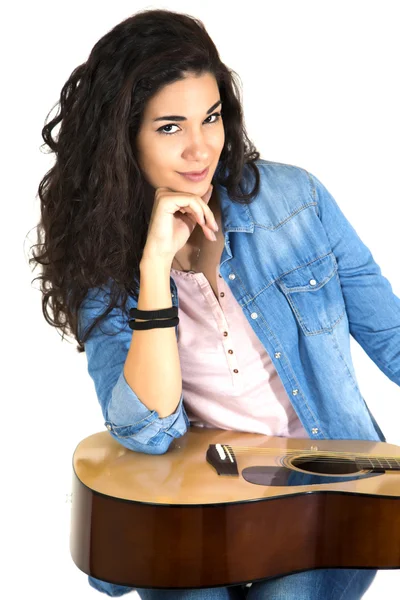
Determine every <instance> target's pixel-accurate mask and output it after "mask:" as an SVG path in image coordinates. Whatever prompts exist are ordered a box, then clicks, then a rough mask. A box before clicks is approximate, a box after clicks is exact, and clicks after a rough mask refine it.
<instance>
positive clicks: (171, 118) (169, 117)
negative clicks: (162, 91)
mask: <svg viewBox="0 0 400 600" xmlns="http://www.w3.org/2000/svg"><path fill="white" fill-rule="evenodd" d="M220 104H222V101H221V100H218V102H216V103H215V104H213V105H212V106H211V108H209V109H208V111H207V113H206V114H207V115H209V114H210V113H211V112H212V111H213V110H214V109H215V108H217V106H219V105H220ZM154 121H187V118H186V117H180V116H179V115H167V116H165V117H157V119H153V122H154Z"/></svg>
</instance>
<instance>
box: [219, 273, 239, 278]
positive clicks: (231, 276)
mask: <svg viewBox="0 0 400 600" xmlns="http://www.w3.org/2000/svg"><path fill="white" fill-rule="evenodd" d="M220 277H221V275H220ZM235 277H236V275H234V274H233V273H231V274H230V275H229V279H235Z"/></svg>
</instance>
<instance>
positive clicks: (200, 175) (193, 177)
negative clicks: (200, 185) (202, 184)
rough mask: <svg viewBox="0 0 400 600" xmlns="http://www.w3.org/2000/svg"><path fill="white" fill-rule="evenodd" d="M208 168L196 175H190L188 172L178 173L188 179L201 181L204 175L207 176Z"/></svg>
mask: <svg viewBox="0 0 400 600" xmlns="http://www.w3.org/2000/svg"><path fill="white" fill-rule="evenodd" d="M208 170H209V167H207V169H204V171H202V173H199V174H198V175H191V174H190V173H179V175H182V177H185V178H186V179H189V180H190V181H202V180H203V179H205V177H207V174H208Z"/></svg>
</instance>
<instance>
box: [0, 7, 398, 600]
mask: <svg viewBox="0 0 400 600" xmlns="http://www.w3.org/2000/svg"><path fill="white" fill-rule="evenodd" d="M143 8H167V9H171V10H176V11H178V12H186V13H188V14H191V15H193V16H196V17H199V18H200V19H202V21H203V22H204V24H205V26H206V28H207V30H208V32H209V34H210V35H211V37H212V39H213V40H214V42H215V43H216V46H217V48H218V49H219V52H220V56H221V59H222V60H223V61H224V62H225V63H226V64H227V65H228V66H229V67H230V68H232V69H234V70H235V71H236V72H237V73H238V74H239V76H240V78H241V81H242V89H243V104H244V113H245V118H246V126H247V130H248V134H249V137H250V138H251V139H252V140H253V142H254V143H255V145H256V147H257V149H258V150H259V151H260V153H261V157H262V158H265V159H268V160H274V161H278V162H284V163H289V164H294V165H298V166H301V167H304V168H306V169H307V170H309V171H311V172H312V173H313V174H314V175H316V176H317V177H318V178H319V179H320V180H321V181H322V183H324V185H325V186H326V187H327V188H328V190H329V191H330V192H331V193H332V194H333V196H334V197H335V198H336V200H337V202H338V204H339V206H340V207H341V208H342V210H343V212H344V213H345V215H346V216H347V218H348V219H349V220H350V222H351V223H352V224H353V226H354V227H355V229H356V231H357V233H358V234H359V235H360V237H361V239H362V240H363V241H364V242H365V243H366V244H367V246H368V247H369V248H370V249H371V251H372V253H373V256H374V258H375V260H376V261H377V263H378V264H379V265H380V267H381V269H382V273H383V275H384V276H385V277H387V278H388V279H389V281H390V282H391V284H392V287H393V292H394V293H395V294H396V295H397V296H400V271H399V268H398V255H399V249H400V242H399V220H398V219H399V201H400V192H399V158H400V156H399V139H400V118H399V108H398V107H399V106H400V92H399V81H398V79H399V78H398V74H399V62H398V61H399V56H400V36H399V35H398V32H399V18H398V16H397V15H398V3H397V2H396V1H393V2H390V1H385V0H380V2H379V3H378V2H376V1H375V2H371V1H366V0H362V1H361V0H351V1H349V0H342V1H338V0H335V1H333V2H331V1H321V0H314V1H310V0H302V1H301V2H299V1H297V0H294V1H288V0H279V1H278V0H275V1H273V2H271V1H266V0H264V1H262V2H254V1H253V2H252V1H247V2H238V3H232V2H222V1H219V2H215V1H213V2H206V1H204V0H202V1H201V2H193V1H188V0H187V1H185V2H164V3H162V4H161V3H160V4H154V5H150V4H146V3H142V2H135V1H129V2H128V1H119V2H118V1H115V0H114V1H113V2H111V3H108V2H106V3H100V2H94V1H91V2H89V1H86V2H84V1H80V2H76V1H69V2H68V3H66V2H60V1H58V2H57V1H52V2H50V1H43V0H39V1H36V2H32V3H28V2H18V3H13V4H12V5H11V3H9V4H8V6H6V7H5V6H4V5H3V8H2V9H1V11H2V15H1V21H2V25H3V27H2V30H3V31H2V36H1V48H0V49H1V53H0V55H1V60H2V66H1V73H2V79H3V80H2V93H1V109H2V110H1V111H0V115H1V117H0V118H1V131H2V156H3V159H2V165H3V169H2V194H1V196H2V198H1V199H2V207H3V214H4V216H5V219H4V220H3V226H2V236H1V240H2V245H3V252H2V257H3V268H4V270H5V276H3V279H2V289H3V291H2V309H3V310H2V317H3V318H2V333H3V336H2V341H3V343H2V349H3V352H2V358H1V364H2V366H3V369H2V371H3V376H2V382H3V395H2V408H3V415H4V418H3V428H2V448H3V464H4V465H5V466H6V468H5V473H4V478H3V494H2V501H3V508H2V511H1V514H2V535H1V543H2V545H3V547H4V551H5V554H4V551H3V553H2V554H3V557H4V556H6V557H7V558H6V563H4V562H3V577H2V597H3V598H8V597H9V598H25V597H32V596H35V597H40V598H43V599H45V600H50V599H53V598H57V599H58V600H64V599H67V598H68V599H70V598H73V597H79V598H80V599H81V600H83V599H84V598H95V597H97V598H100V597H101V596H99V592H97V591H95V590H93V589H92V588H91V587H89V585H88V583H87V576H86V574H84V573H82V572H81V571H80V570H79V569H78V568H77V567H76V566H75V564H74V563H73V561H72V559H71V557H70V554H69V528H70V510H71V504H70V502H69V501H68V494H69V493H70V491H71V481H72V455H73V452H74V450H75V448H76V446H77V445H78V443H79V442H80V441H81V440H82V439H83V438H84V437H87V436H89V435H91V434H92V433H95V432H97V431H104V430H105V428H104V424H103V418H102V415H101V410H100V406H99V405H98V402H97V398H96V395H95V390H94V385H93V382H92V380H91V379H90V377H89V375H88V373H87V363H86V361H87V359H86V354H80V355H79V354H78V353H77V352H76V350H75V345H76V344H75V341H74V340H72V341H71V340H70V342H68V341H66V340H64V342H63V343H62V342H61V335H60V334H59V333H58V332H57V331H56V330H55V329H54V328H53V327H51V326H50V325H48V323H47V322H46V321H45V320H44V318H43V316H42V308H41V296H40V292H39V291H38V289H37V287H38V283H37V282H35V283H33V284H31V281H32V280H33V278H34V277H35V276H37V275H38V271H37V270H36V271H35V272H31V270H30V267H29V265H28V253H29V248H30V246H31V245H32V244H33V243H34V242H35V230H34V229H33V228H34V227H35V226H36V224H37V222H38V217H39V201H38V198H37V197H36V194H37V187H38V184H39V182H40V180H41V178H42V177H43V176H44V174H45V172H46V171H47V170H48V169H49V168H50V166H51V165H52V161H53V159H54V155H51V154H49V155H47V154H45V153H44V152H43V151H40V146H41V144H42V143H43V140H42V138H41V129H42V127H43V125H44V121H45V118H46V115H47V114H48V112H49V111H50V109H51V108H52V106H53V105H54V104H55V102H56V101H58V99H59V94H60V91H61V88H62V86H63V85H64V83H65V81H66V80H67V79H68V77H69V76H70V74H71V72H72V70H73V69H74V68H75V67H76V66H77V65H78V64H81V63H82V62H84V61H85V60H86V59H87V57H88V55H89V53H90V50H91V49H92V47H93V45H94V44H95V43H96V42H97V40H98V39H99V38H100V37H102V36H103V35H104V34H105V33H106V32H107V31H108V30H109V29H111V28H112V27H114V26H115V25H116V24H117V23H118V22H120V21H122V20H123V19H125V18H127V17H128V16H130V15H132V14H133V13H135V12H136V11H138V10H140V9H143ZM27 235H28V237H27V238H26V236H27ZM25 238H26V239H25ZM351 343H352V352H353V360H354V365H355V369H356V373H357V377H358V382H359V385H360V388H361V393H362V394H363V396H364V398H365V399H366V401H367V403H368V404H369V406H370V408H371V410H372V412H373V414H374V415H375V417H376V418H377V421H378V423H379V424H380V426H381V428H382V429H383V432H384V433H385V435H386V437H387V441H388V442H390V443H395V444H399V445H400V431H399V416H400V402H399V401H400V390H399V387H398V386H397V385H395V384H394V383H393V382H391V381H390V380H389V379H388V378H387V377H386V376H385V375H384V374H383V373H382V372H381V371H380V370H379V368H378V367H377V366H376V365H375V363H373V362H372V361H371V360H370V359H369V357H368V356H367V355H366V353H365V352H364V351H363V350H362V348H361V347H360V346H359V345H358V344H357V343H356V342H355V340H353V339H352V340H351ZM399 345H400V337H399ZM4 490H5V491H4ZM366 527H368V523H366ZM3 560H4V558H3ZM399 584H400V571H398V570H392V571H380V572H379V573H378V576H377V578H376V580H375V582H374V583H373V585H372V587H371V588H370V590H369V591H368V592H367V594H366V595H365V596H364V598H366V599H367V600H373V599H378V598H379V599H382V598H387V599H395V598H398V589H396V588H398V586H399ZM7 589H8V590H10V593H9V595H7V594H5V593H4V592H5V591H6V590H7ZM135 596H136V597H137V595H136V594H131V595H130V596H129V598H131V597H135Z"/></svg>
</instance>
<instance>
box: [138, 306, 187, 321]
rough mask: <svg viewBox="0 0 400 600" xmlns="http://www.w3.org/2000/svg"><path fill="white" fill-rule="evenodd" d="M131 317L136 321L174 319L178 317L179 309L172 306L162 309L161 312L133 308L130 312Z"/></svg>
mask: <svg viewBox="0 0 400 600" xmlns="http://www.w3.org/2000/svg"><path fill="white" fill-rule="evenodd" d="M129 316H130V317H134V318H136V319H162V318H167V317H168V318H173V317H177V316H178V307H177V306H171V307H170V308H161V309H160V310H139V309H138V308H131V309H130V310H129Z"/></svg>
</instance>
